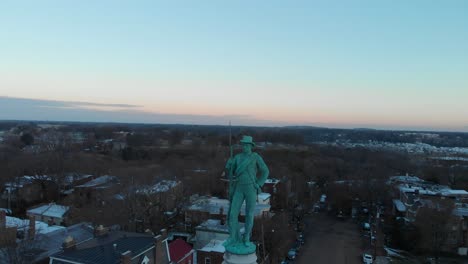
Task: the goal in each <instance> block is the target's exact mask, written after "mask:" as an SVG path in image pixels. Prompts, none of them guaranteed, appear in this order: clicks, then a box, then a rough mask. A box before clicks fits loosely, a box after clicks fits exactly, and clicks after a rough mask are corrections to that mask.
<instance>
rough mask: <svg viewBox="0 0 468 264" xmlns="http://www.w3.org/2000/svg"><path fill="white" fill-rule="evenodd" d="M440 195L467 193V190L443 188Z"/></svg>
mask: <svg viewBox="0 0 468 264" xmlns="http://www.w3.org/2000/svg"><path fill="white" fill-rule="evenodd" d="M442 195H445V196H450V195H467V196H468V192H467V191H465V190H452V189H445V190H443V191H442Z"/></svg>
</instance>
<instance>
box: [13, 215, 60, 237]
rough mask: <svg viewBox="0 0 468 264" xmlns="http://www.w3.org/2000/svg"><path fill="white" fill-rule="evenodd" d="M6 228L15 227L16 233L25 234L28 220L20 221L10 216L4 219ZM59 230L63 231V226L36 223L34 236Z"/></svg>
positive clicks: (27, 228)
mask: <svg viewBox="0 0 468 264" xmlns="http://www.w3.org/2000/svg"><path fill="white" fill-rule="evenodd" d="M6 226H7V227H15V226H16V227H17V228H18V231H24V232H26V231H27V230H29V219H20V218H16V217H12V216H7V217H6ZM60 229H65V227H63V226H55V225H53V226H49V225H48V224H46V223H44V222H41V221H36V234H47V233H50V232H54V231H57V230H60Z"/></svg>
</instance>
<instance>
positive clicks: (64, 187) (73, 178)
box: [60, 173, 95, 195]
mask: <svg viewBox="0 0 468 264" xmlns="http://www.w3.org/2000/svg"><path fill="white" fill-rule="evenodd" d="M94 178H95V177H94V176H93V175H89V174H79V173H68V174H66V175H65V177H63V179H62V180H61V181H60V192H61V194H63V195H68V194H71V193H73V191H74V189H73V188H74V187H75V186H78V185H82V184H85V183H86V182H88V181H91V180H93V179H94Z"/></svg>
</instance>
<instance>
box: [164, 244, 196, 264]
mask: <svg viewBox="0 0 468 264" xmlns="http://www.w3.org/2000/svg"><path fill="white" fill-rule="evenodd" d="M169 254H170V256H171V261H172V262H173V263H180V264H192V263H194V255H195V250H193V247H192V246H191V245H190V244H189V243H187V242H186V241H185V240H183V239H180V238H177V239H176V240H174V241H172V242H170V243H169Z"/></svg>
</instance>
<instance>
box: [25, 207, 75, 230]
mask: <svg viewBox="0 0 468 264" xmlns="http://www.w3.org/2000/svg"><path fill="white" fill-rule="evenodd" d="M69 210H70V207H68V206H63V205H58V204H55V203H50V204H44V205H40V206H36V207H34V208H31V209H28V210H27V211H26V214H27V215H28V216H29V217H34V219H36V220H37V221H43V222H46V223H48V224H49V225H64V222H65V217H66V214H67V213H68V211H69Z"/></svg>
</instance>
